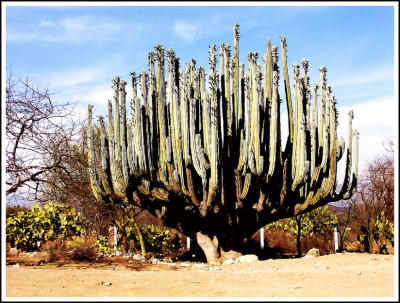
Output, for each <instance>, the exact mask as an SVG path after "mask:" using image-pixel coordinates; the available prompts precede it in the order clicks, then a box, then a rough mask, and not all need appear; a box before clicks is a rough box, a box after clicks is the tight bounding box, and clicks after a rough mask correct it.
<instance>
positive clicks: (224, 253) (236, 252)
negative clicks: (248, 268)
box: [195, 231, 242, 264]
mask: <svg viewBox="0 0 400 303" xmlns="http://www.w3.org/2000/svg"><path fill="white" fill-rule="evenodd" d="M195 240H196V241H197V244H198V245H199V246H200V248H201V249H202V251H203V252H204V255H205V257H206V259H207V263H209V264H221V263H222V262H224V261H226V260H228V259H236V258H238V257H240V256H242V253H241V252H240V248H238V247H237V245H236V243H237V242H240V241H238V239H231V241H227V240H226V239H225V240H224V245H223V246H222V245H221V244H220V241H218V238H217V236H215V235H214V236H213V238H212V239H211V238H210V237H209V236H208V235H206V234H204V233H202V232H200V231H199V232H196V233H195ZM235 242H236V243H235Z"/></svg>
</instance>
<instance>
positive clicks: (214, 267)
mask: <svg viewBox="0 0 400 303" xmlns="http://www.w3.org/2000/svg"><path fill="white" fill-rule="evenodd" d="M208 270H209V271H216V270H222V269H221V267H219V266H213V267H209V268H208Z"/></svg>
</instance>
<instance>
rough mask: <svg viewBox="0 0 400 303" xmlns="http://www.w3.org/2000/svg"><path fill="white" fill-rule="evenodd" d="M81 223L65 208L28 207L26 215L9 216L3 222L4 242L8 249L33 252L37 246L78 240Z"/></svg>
mask: <svg viewBox="0 0 400 303" xmlns="http://www.w3.org/2000/svg"><path fill="white" fill-rule="evenodd" d="M84 225H85V219H84V218H83V216H82V215H81V214H80V213H76V212H75V209H74V208H70V207H69V206H67V205H65V204H53V203H49V204H48V205H45V206H44V207H43V208H42V207H40V206H39V205H37V204H36V205H34V206H32V208H31V210H30V211H23V212H18V213H16V214H11V215H10V216H9V217H8V218H7V222H6V235H7V242H9V243H10V245H11V246H12V247H16V248H18V249H21V250H25V251H35V250H37V248H38V243H39V242H46V241H53V240H56V239H61V241H62V242H63V241H64V240H65V239H71V238H72V237H73V236H79V235H80V234H81V231H82V229H83V226H84Z"/></svg>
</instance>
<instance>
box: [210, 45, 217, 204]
mask: <svg viewBox="0 0 400 303" xmlns="http://www.w3.org/2000/svg"><path fill="white" fill-rule="evenodd" d="M216 64H217V58H216V54H215V45H210V77H209V81H210V100H211V108H210V120H211V121H210V122H211V124H210V126H211V129H210V130H211V132H210V182H209V193H208V198H207V204H208V206H210V205H211V202H212V201H213V200H214V199H215V196H216V193H217V190H218V180H219V165H218V164H219V155H218V144H219V132H218V103H219V100H218V94H217V90H218V76H217V70H216Z"/></svg>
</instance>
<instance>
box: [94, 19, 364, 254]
mask: <svg viewBox="0 0 400 303" xmlns="http://www.w3.org/2000/svg"><path fill="white" fill-rule="evenodd" d="M238 30H239V26H238V25H235V26H234V35H233V40H234V42H233V47H234V48H233V56H232V57H231V49H230V46H229V45H226V44H222V45H221V46H220V48H219V55H220V60H219V71H217V54H216V46H215V45H211V46H210V48H209V58H210V62H209V63H210V70H209V73H208V84H209V85H208V88H207V85H206V76H205V69H204V67H199V68H197V66H196V62H195V61H194V60H192V61H191V62H186V64H185V66H184V68H181V66H180V62H179V59H178V57H176V55H175V53H174V51H173V50H172V49H169V50H168V52H167V59H168V60H167V62H168V66H167V68H168V78H167V79H168V83H167V82H166V81H165V77H164V72H165V60H164V59H165V54H164V49H163V47H162V46H160V45H157V46H156V47H155V52H153V51H150V54H149V58H148V59H149V72H148V73H146V72H145V71H142V72H141V74H140V76H139V77H136V74H135V73H132V100H131V115H130V117H129V116H127V111H126V100H125V99H126V97H125V96H126V91H125V85H126V82H125V81H123V80H122V79H120V78H119V77H115V78H114V79H113V89H114V100H113V102H111V101H109V105H108V120H107V123H106V124H105V123H104V121H103V118H102V117H99V124H98V127H99V129H100V134H101V135H100V137H101V144H100V150H99V151H98V152H97V153H95V148H94V147H95V142H94V141H93V140H94V136H93V126H92V122H91V121H92V108H91V107H90V106H89V109H88V131H89V136H88V140H89V142H88V146H89V163H90V166H91V184H92V188H93V192H94V194H95V195H96V197H97V198H98V199H100V200H102V201H104V202H106V203H107V202H113V203H130V204H133V205H136V206H138V207H140V208H144V209H147V210H148V211H149V212H150V213H151V214H153V215H155V216H158V217H159V218H161V219H162V221H163V222H164V224H165V225H166V226H169V227H173V228H176V229H177V230H179V231H180V232H182V233H183V234H185V235H187V236H189V237H191V238H194V239H196V240H197V242H198V244H199V245H200V247H201V248H202V249H203V251H204V253H205V256H206V257H207V260H208V261H209V262H211V261H218V260H222V259H223V258H225V257H227V254H229V255H230V257H232V255H234V254H236V253H240V252H241V251H242V249H243V245H244V244H245V241H246V239H248V238H249V237H251V235H252V234H253V233H254V232H255V231H257V230H258V229H259V228H260V227H262V226H264V225H266V224H267V223H269V222H272V221H275V220H278V219H280V218H284V217H291V216H293V215H297V214H301V213H304V212H308V211H310V210H312V209H315V208H317V207H319V206H322V205H324V204H326V203H328V202H331V201H338V200H341V199H348V198H350V197H351V195H352V194H353V192H354V190H355V188H356V184H357V161H358V160H357V154H358V150H357V149H358V132H357V131H356V130H354V131H353V130H352V119H353V113H352V112H350V113H349V134H348V145H347V154H346V161H347V162H346V172H345V177H344V181H341V182H340V183H339V182H338V181H337V180H336V173H337V161H339V160H340V158H341V157H342V155H343V154H344V151H345V146H344V140H343V139H340V140H339V139H338V138H337V134H336V128H337V120H338V113H337V110H336V99H335V97H334V95H333V94H332V90H331V87H330V86H328V85H327V80H326V68H325V67H324V66H321V68H320V83H319V84H318V85H317V84H313V85H312V88H311V85H310V81H309V77H308V76H307V72H308V62H307V61H306V60H305V59H303V60H302V64H301V67H300V65H298V64H293V77H292V80H291V81H293V82H292V83H290V80H289V68H288V66H287V55H286V39H285V38H284V37H281V53H282V67H283V80H284V90H285V95H286V104H287V109H288V137H287V140H286V144H285V145H284V148H283V149H282V148H281V139H282V138H281V136H282V134H281V129H280V124H281V122H280V120H281V117H280V106H281V98H280V95H279V89H278V85H279V80H280V71H279V66H278V61H279V60H278V48H277V47H275V46H271V43H270V40H269V39H268V43H267V52H266V54H265V55H264V56H263V61H264V64H263V68H261V64H260V63H258V62H257V60H258V54H257V53H254V52H251V53H249V54H248V70H245V69H244V64H243V63H241V64H240V65H239V32H238ZM263 79H264V81H263ZM137 83H140V91H141V94H138V90H137ZM318 91H319V96H318ZM318 99H319V106H318ZM95 155H101V156H100V157H99V159H96V158H95ZM96 160H98V161H96ZM96 163H99V164H96ZM338 184H340V185H341V188H340V189H337V188H336V187H337V185H338Z"/></svg>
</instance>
